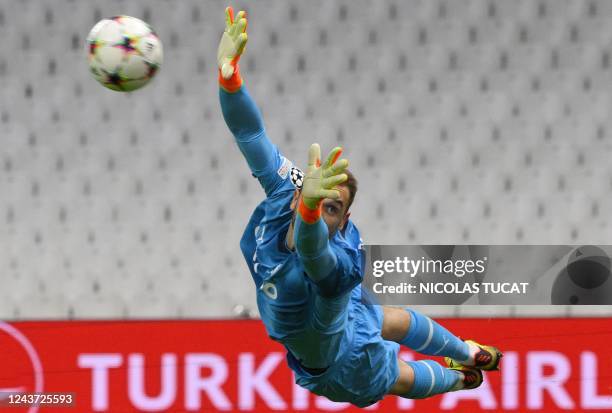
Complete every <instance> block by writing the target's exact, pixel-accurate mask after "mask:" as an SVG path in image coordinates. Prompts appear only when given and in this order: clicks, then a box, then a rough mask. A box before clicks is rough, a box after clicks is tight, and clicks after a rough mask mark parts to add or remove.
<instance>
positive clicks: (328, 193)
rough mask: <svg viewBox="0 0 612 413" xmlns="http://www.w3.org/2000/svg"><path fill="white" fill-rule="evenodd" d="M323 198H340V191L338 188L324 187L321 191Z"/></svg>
mask: <svg viewBox="0 0 612 413" xmlns="http://www.w3.org/2000/svg"><path fill="white" fill-rule="evenodd" d="M319 194H320V196H321V198H329V199H339V198H340V191H338V190H337V189H323V190H321V191H320V193H319Z"/></svg>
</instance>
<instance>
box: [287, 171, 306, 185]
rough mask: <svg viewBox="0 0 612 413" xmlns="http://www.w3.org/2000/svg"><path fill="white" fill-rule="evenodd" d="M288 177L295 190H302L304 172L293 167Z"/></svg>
mask: <svg viewBox="0 0 612 413" xmlns="http://www.w3.org/2000/svg"><path fill="white" fill-rule="evenodd" d="M289 176H290V178H291V183H292V184H293V186H295V187H296V188H297V189H302V185H304V172H302V171H300V169H299V168H296V167H295V166H294V167H292V168H291V173H290V174H289Z"/></svg>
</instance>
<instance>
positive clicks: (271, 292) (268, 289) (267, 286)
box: [261, 283, 278, 300]
mask: <svg viewBox="0 0 612 413" xmlns="http://www.w3.org/2000/svg"><path fill="white" fill-rule="evenodd" d="M261 291H263V292H264V294H265V295H267V296H268V297H270V298H271V299H273V300H276V298H277V297H278V291H277V290H276V286H275V285H274V284H272V283H264V284H262V286H261Z"/></svg>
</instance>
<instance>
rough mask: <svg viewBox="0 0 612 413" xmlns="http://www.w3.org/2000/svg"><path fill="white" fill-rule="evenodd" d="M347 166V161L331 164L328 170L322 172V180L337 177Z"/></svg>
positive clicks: (342, 160) (341, 160)
mask: <svg viewBox="0 0 612 413" xmlns="http://www.w3.org/2000/svg"><path fill="white" fill-rule="evenodd" d="M348 166H349V161H348V159H340V160H339V161H337V162H336V163H335V164H333V165H332V166H331V167H330V168H327V169H324V170H323V178H327V177H328V176H333V175H338V174H340V173H342V172H344V170H345V169H346V168H348Z"/></svg>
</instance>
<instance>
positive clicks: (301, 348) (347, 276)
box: [219, 86, 364, 368]
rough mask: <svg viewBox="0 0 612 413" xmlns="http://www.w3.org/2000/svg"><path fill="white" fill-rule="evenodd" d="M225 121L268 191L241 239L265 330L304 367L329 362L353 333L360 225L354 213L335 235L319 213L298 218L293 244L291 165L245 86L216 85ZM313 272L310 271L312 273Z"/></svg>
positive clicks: (359, 268)
mask: <svg viewBox="0 0 612 413" xmlns="http://www.w3.org/2000/svg"><path fill="white" fill-rule="evenodd" d="M219 98H220V101H221V108H222V111H223V116H224V118H225V121H226V123H227V125H228V127H229V129H230V130H231V132H232V133H233V135H234V137H235V139H236V143H237V144H238V147H239V148H240V151H241V152H242V154H243V155H244V157H245V158H246V160H247V163H248V165H249V168H250V169H251V172H252V173H253V175H254V176H255V177H256V178H257V179H258V180H259V182H260V184H261V186H262V187H263V189H264V191H265V193H266V198H265V199H264V200H263V201H262V202H261V203H260V204H259V205H258V206H257V207H256V208H255V211H254V212H253V214H252V215H251V218H250V220H249V222H248V224H247V227H246V229H245V231H244V234H243V236H242V239H241V241H240V248H241V250H242V254H243V255H244V258H245V260H246V262H247V265H248V267H249V270H250V272H251V275H252V277H253V280H254V282H255V285H256V287H257V305H258V308H259V312H260V314H261V318H262V321H263V322H264V324H265V326H266V330H267V332H268V335H269V336H270V337H271V338H272V339H274V340H276V341H279V342H281V343H282V344H284V345H285V347H286V348H287V349H288V351H289V352H290V353H291V354H292V356H293V357H295V358H296V359H297V360H299V361H300V363H301V364H302V365H303V366H306V367H308V368H326V367H328V366H330V365H332V364H333V363H334V361H336V359H337V358H339V357H341V354H340V352H339V351H338V349H340V348H341V347H342V344H343V342H344V344H346V343H347V342H350V340H352V335H353V326H352V323H350V322H347V320H349V318H350V317H349V313H350V306H349V305H348V304H349V299H350V292H351V291H352V290H353V289H354V288H355V287H356V286H357V285H358V284H359V283H360V282H361V280H362V277H363V273H362V271H363V265H364V264H363V259H364V256H363V252H362V249H361V239H360V236H359V231H358V230H357V227H356V226H355V225H354V224H353V223H352V222H351V221H350V220H349V221H348V222H347V224H346V225H345V227H344V229H343V231H338V232H336V234H334V236H333V237H331V239H329V241H328V238H329V235H328V232H327V226H326V225H325V223H324V221H323V220H322V219H320V220H319V221H318V222H317V223H315V224H307V223H305V222H302V221H301V218H300V217H299V214H298V217H297V218H296V225H295V229H294V231H295V232H296V233H295V239H296V242H297V244H296V245H298V246H300V243H301V244H302V246H303V248H298V250H299V251H304V250H310V251H311V252H312V253H309V254H300V253H299V252H297V251H296V250H289V249H288V248H287V244H286V236H287V231H288V228H289V225H290V223H291V219H292V217H293V211H292V210H291V208H290V203H291V199H292V196H293V193H294V191H295V187H294V186H293V184H292V183H291V180H290V179H289V175H290V172H291V168H292V167H293V164H292V162H291V161H289V160H288V159H286V158H285V157H283V156H282V155H281V154H280V153H279V151H278V148H277V147H276V146H275V145H273V144H272V142H271V141H270V139H269V138H268V136H267V134H266V131H265V128H264V125H263V121H262V118H261V114H260V112H259V110H258V109H257V107H256V106H255V103H254V102H253V100H252V99H251V97H250V96H249V94H248V93H247V91H246V90H245V88H244V86H243V87H242V88H240V89H239V90H238V91H237V92H235V93H228V92H226V91H225V90H223V89H220V91H219ZM309 275H310V276H309Z"/></svg>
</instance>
